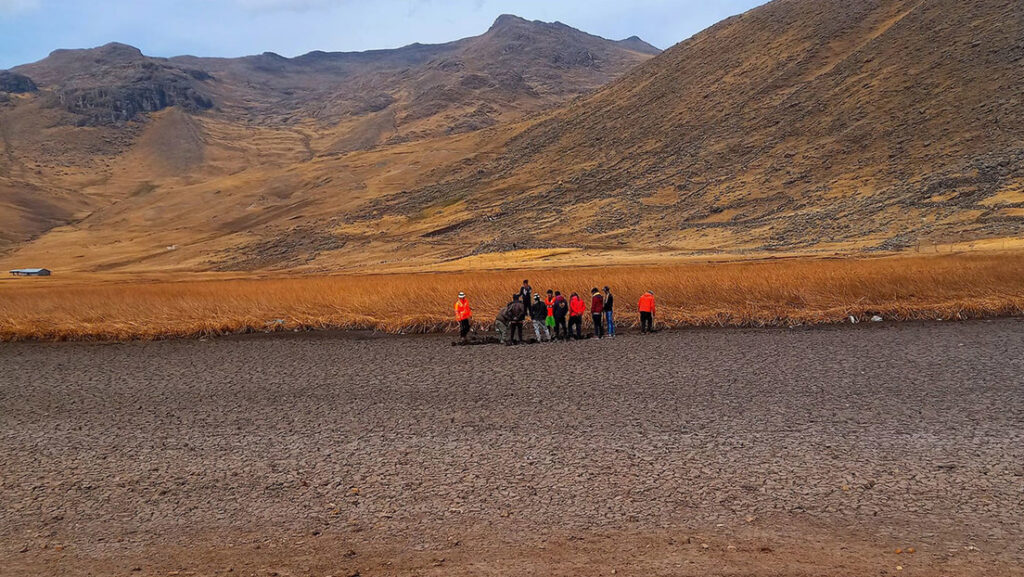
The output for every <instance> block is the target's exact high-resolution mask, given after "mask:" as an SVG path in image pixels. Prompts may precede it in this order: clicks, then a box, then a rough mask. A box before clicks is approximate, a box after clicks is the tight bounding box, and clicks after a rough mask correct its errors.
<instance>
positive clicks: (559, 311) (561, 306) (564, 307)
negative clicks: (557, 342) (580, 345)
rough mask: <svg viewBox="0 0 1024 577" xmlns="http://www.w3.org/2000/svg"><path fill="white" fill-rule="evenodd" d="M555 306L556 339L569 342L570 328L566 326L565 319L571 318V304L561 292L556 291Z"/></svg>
mask: <svg viewBox="0 0 1024 577" xmlns="http://www.w3.org/2000/svg"><path fill="white" fill-rule="evenodd" d="M554 305H555V306H554V310H553V311H552V312H553V313H554V317H555V338H556V339H562V340H563V341H566V340H569V327H568V326H567V325H566V324H565V317H567V316H569V303H568V302H567V301H566V300H565V297H564V296H562V292H561V291H555V300H554Z"/></svg>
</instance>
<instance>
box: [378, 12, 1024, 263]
mask: <svg viewBox="0 0 1024 577" xmlns="http://www.w3.org/2000/svg"><path fill="white" fill-rule="evenodd" d="M1021 38H1024V5H1022V4H1021V3H1020V2H1016V1H1012V0H980V1H974V2H960V1H956V0H923V1H922V0H873V1H864V2H846V1H842V0H825V1H809V0H777V1H775V2H772V3H771V4H769V5H766V6H764V7H762V8H759V9H755V10H753V11H751V12H749V13H747V14H744V15H742V16H738V17H734V18H731V19H729V20H727V21H725V22H722V23H721V24H719V25H717V26H715V27H713V28H711V29H709V30H708V31H706V32H704V33H702V34H700V35H698V36H696V37H695V38H693V39H691V40H689V41H686V42H684V43H682V44H680V45H678V46H676V47H674V48H672V49H671V50H669V51H667V52H666V53H664V54H663V55H661V56H659V57H658V58H656V59H654V60H652V61H650V62H648V63H647V64H646V65H643V66H641V67H640V68H639V69H638V70H637V71H635V72H634V73H632V74H630V75H628V76H627V77H625V78H623V79H621V80H620V81H618V82H616V83H615V84H614V85H612V86H610V87H609V88H607V89H605V90H603V91H601V92H600V93H599V94H596V95H594V96H593V97H590V98H588V99H586V100H584V101H582V102H578V103H574V104H573V105H571V106H569V107H568V108H566V109H563V110H560V111H558V112H557V113H554V114H552V115H551V116H550V117H548V118H546V119H544V120H542V121H539V122H537V123H535V125H534V126H532V127H531V128H529V129H528V130H526V131H525V132H523V133H522V134H520V135H519V136H517V137H516V138H515V139H513V140H512V141H511V142H510V144H509V147H508V152H507V153H506V154H504V155H503V156H502V157H501V158H500V159H498V160H497V161H495V162H492V163H489V164H488V165H487V166H486V167H484V168H483V170H484V171H485V173H486V175H485V176H483V177H481V175H480V174H479V173H476V172H471V173H470V174H469V175H468V176H467V177H465V178H463V179H460V180H453V181H450V182H448V183H445V184H444V185H443V186H435V187H432V188H425V189H421V190H420V191H417V192H416V193H415V195H414V196H413V197H412V198H416V199H419V202H430V201H431V199H434V198H443V197H448V196H451V195H470V197H471V200H469V201H468V204H469V205H470V206H473V207H474V208H475V209H476V210H475V211H474V213H475V215H476V217H477V218H476V219H474V223H475V224H474V225H473V226H466V227H463V228H462V229H461V230H460V234H461V235H464V237H465V238H467V239H468V238H471V237H476V236H478V235H481V234H484V233H483V229H485V228H487V229H491V230H495V231H498V230H500V231H502V233H501V234H503V235H505V236H506V238H507V242H508V244H509V245H511V244H512V243H516V244H517V246H522V245H523V244H528V243H536V244H545V245H563V246H564V245H566V244H567V243H580V244H582V245H591V246H595V245H596V246H602V245H610V246H623V247H630V248H641V247H643V246H644V245H647V246H658V247H665V248H671V249H678V250H682V251H687V252H700V251H719V250H729V249H733V250H735V249H745V250H754V251H779V250H793V249H799V250H834V249H836V248H840V249H843V250H852V249H868V250H871V249H905V248H909V247H912V246H916V245H917V243H919V242H925V243H929V244H930V243H943V242H955V241H958V240H962V239H982V238H993V237H994V238H999V237H1013V236H1019V235H1020V233H1021V232H1024V145H1022V142H1024V115H1022V108H1021V94H1022V91H1024V61H1022V58H1024V44H1022V43H1021ZM478 170H479V168H474V171H478ZM409 198H410V197H408V196H403V197H400V198H399V197H396V198H394V199H393V201H392V203H391V204H390V206H392V207H394V208H395V209H400V208H401V207H402V206H408V202H409ZM484 214H492V215H493V214H496V215H498V218H497V219H493V220H491V221H490V222H488V223H487V224H486V225H484V224H482V223H483V220H482V219H481V218H480V217H482V216H483V215H484ZM553 214H557V215H558V217H557V221H558V222H560V223H561V226H555V223H554V222H551V220H549V219H548V218H547V217H546V216H545V215H553ZM522 217H526V218H522ZM458 218H466V216H465V215H459V216H458ZM512 218H515V219H516V220H515V221H514V222H515V223H516V225H515V226H503V225H507V224H511V222H513V221H512Z"/></svg>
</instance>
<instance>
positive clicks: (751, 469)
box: [0, 319, 1024, 577]
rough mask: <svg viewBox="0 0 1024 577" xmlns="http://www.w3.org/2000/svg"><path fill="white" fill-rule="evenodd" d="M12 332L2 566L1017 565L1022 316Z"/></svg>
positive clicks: (3, 365)
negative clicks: (586, 335)
mask: <svg viewBox="0 0 1024 577" xmlns="http://www.w3.org/2000/svg"><path fill="white" fill-rule="evenodd" d="M450 342H451V337H450V336H447V337H445V336H432V337H381V336H375V335H368V334H330V333H319V334H318V333H303V334H298V335H287V336H249V337H237V338H223V339H214V340H208V341H196V340H178V341H165V342H152V343H126V344H6V345H0V369H2V371H0V575H2V576H4V577H6V576H22V575H215V574H221V575H245V576H250V575H255V576H259V577H264V576H285V575H294V576H300V575H301V576H305V575H313V576H326V575H332V576H334V577H349V576H352V575H361V576H373V575H410V576H411V575H421V576H434V575H436V576H441V575H445V576H448V575H456V576H459V575H545V576H546V575H637V576H649V575H751V576H753V575H832V576H834V575H850V576H855V575H856V576H861V575H901V576H902V575H927V576H938V575H948V576H957V575H979V576H980V575H1001V576H1012V575H1024V569H1022V567H1024V322H1022V321H1021V320H1019V319H1006V320H997V321H977V322H965V323H955V324H954V323H911V324H894V325H890V324H883V325H872V326H864V325H861V326H857V327H844V328H839V327H832V328H800V329H765V330H753V329H723V330H684V331H677V332H662V333H658V334H655V335H648V336H640V335H636V334H627V335H622V336H620V337H619V338H617V339H614V340H607V339H606V340H602V341H597V340H590V341H582V342H576V343H559V344H553V345H532V346H520V347H511V348H506V347H501V346H478V347H452V346H450Z"/></svg>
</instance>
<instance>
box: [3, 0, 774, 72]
mask: <svg viewBox="0 0 1024 577" xmlns="http://www.w3.org/2000/svg"><path fill="white" fill-rule="evenodd" d="M764 1H765V0H518V1H510V0H0V69H6V68H10V67H13V66H16V65H18V64H26V63H29V62H35V61H36V60H40V59H42V58H45V57H46V55H47V54H49V53H50V52H51V51H52V50H55V49H57V48H91V47H94V46H101V45H103V44H106V43H108V42H122V43H124V44H131V45H132V46H136V47H138V48H140V49H141V50H142V51H143V52H144V53H146V54H148V55H150V56H166V57H169V56H178V55H182V54H192V55H195V56H226V57H234V56H245V55H250V54H260V53H262V52H276V53H278V54H281V55H283V56H288V57H292V56H298V55H300V54H305V53H306V52H310V51H313V50H324V51H357V50H370V49H377V48H396V47H399V46H404V45H407V44H411V43H413V42H421V43H425V44H426V43H439V42H448V41H450V40H457V39H459V38H465V37H467V36H476V35H478V34H482V33H483V32H485V31H486V30H487V29H488V28H489V27H490V25H491V23H493V22H494V20H495V19H496V18H497V17H498V16H499V15H501V14H515V15H517V16H522V17H524V18H528V19H530V20H543V21H545V22H554V21H556V20H557V21H560V22H564V23H565V24H568V25H570V26H573V27H575V28H579V29H581V30H583V31H585V32H589V33H591V34H597V35H599V36H604V37H605V38H611V39H615V40H619V39H622V38H627V37H629V36H633V35H637V36H640V37H641V38H643V39H644V40H646V41H648V42H650V43H651V44H654V45H655V46H657V47H659V48H668V47H669V46H672V45H673V44H675V43H677V42H680V41H682V40H685V39H686V38H688V37H690V36H692V35H693V34H695V33H697V32H699V31H701V30H703V29H704V28H707V27H708V26H710V25H712V24H714V23H715V22H718V21H719V20H722V19H724V18H726V17H728V16H731V15H733V14H739V13H741V12H745V11H747V10H749V9H750V8H753V7H754V6H757V5H759V4H763V3H764Z"/></svg>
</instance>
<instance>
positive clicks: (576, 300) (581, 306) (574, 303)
mask: <svg viewBox="0 0 1024 577" xmlns="http://www.w3.org/2000/svg"><path fill="white" fill-rule="evenodd" d="M586 312H587V303H585V302H583V299H581V298H580V295H578V294H576V293H572V296H570V297H569V335H570V336H571V337H572V338H574V339H582V338H583V314H584V313H586ZM574 327H575V329H574Z"/></svg>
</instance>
